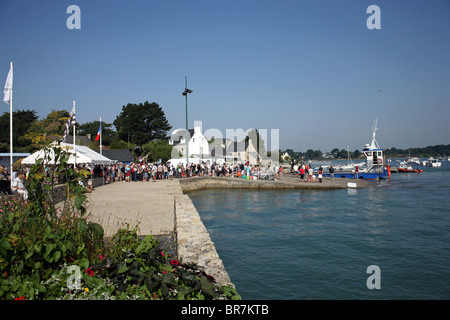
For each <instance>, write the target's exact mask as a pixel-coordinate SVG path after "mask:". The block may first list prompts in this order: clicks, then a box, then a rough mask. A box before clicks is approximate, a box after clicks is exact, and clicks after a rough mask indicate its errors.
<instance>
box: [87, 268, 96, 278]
mask: <svg viewBox="0 0 450 320" xmlns="http://www.w3.org/2000/svg"><path fill="white" fill-rule="evenodd" d="M85 273H87V274H88V275H90V276H91V277H93V276H94V271H93V270H92V269H91V268H87V269H86V271H85Z"/></svg>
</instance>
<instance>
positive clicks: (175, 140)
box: [171, 129, 195, 146]
mask: <svg viewBox="0 0 450 320" xmlns="http://www.w3.org/2000/svg"><path fill="white" fill-rule="evenodd" d="M188 131H189V140H190V139H191V138H192V136H193V135H194V132H195V131H194V129H188ZM181 137H183V139H186V130H180V131H179V132H177V133H175V134H174V135H173V136H172V137H171V139H172V142H173V145H174V146H176V145H177V144H179V143H180V138H181Z"/></svg>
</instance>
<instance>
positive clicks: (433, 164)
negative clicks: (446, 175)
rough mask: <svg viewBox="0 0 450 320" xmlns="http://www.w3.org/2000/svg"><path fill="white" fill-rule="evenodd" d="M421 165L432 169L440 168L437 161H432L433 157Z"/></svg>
mask: <svg viewBox="0 0 450 320" xmlns="http://www.w3.org/2000/svg"><path fill="white" fill-rule="evenodd" d="M422 164H423V165H424V166H427V167H434V168H436V167H440V166H441V165H442V164H441V163H440V162H439V160H438V159H434V158H433V157H430V158H429V159H428V160H425V161H423V162H422Z"/></svg>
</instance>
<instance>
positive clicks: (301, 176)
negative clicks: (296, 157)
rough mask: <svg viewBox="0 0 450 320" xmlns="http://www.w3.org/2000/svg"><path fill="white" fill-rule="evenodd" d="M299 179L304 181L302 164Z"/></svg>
mask: <svg viewBox="0 0 450 320" xmlns="http://www.w3.org/2000/svg"><path fill="white" fill-rule="evenodd" d="M300 181H302V182H304V181H305V168H303V166H301V167H300Z"/></svg>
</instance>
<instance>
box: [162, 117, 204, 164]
mask: <svg viewBox="0 0 450 320" xmlns="http://www.w3.org/2000/svg"><path fill="white" fill-rule="evenodd" d="M201 124H202V122H201V121H194V129H189V130H188V139H189V141H188V148H189V150H188V151H189V158H191V157H195V158H200V159H202V158H209V157H210V152H209V144H208V140H207V139H206V138H205V136H203V133H202V126H201ZM169 144H170V145H171V146H173V151H172V158H182V157H186V129H176V130H174V131H173V132H172V135H171V137H170V139H169Z"/></svg>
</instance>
